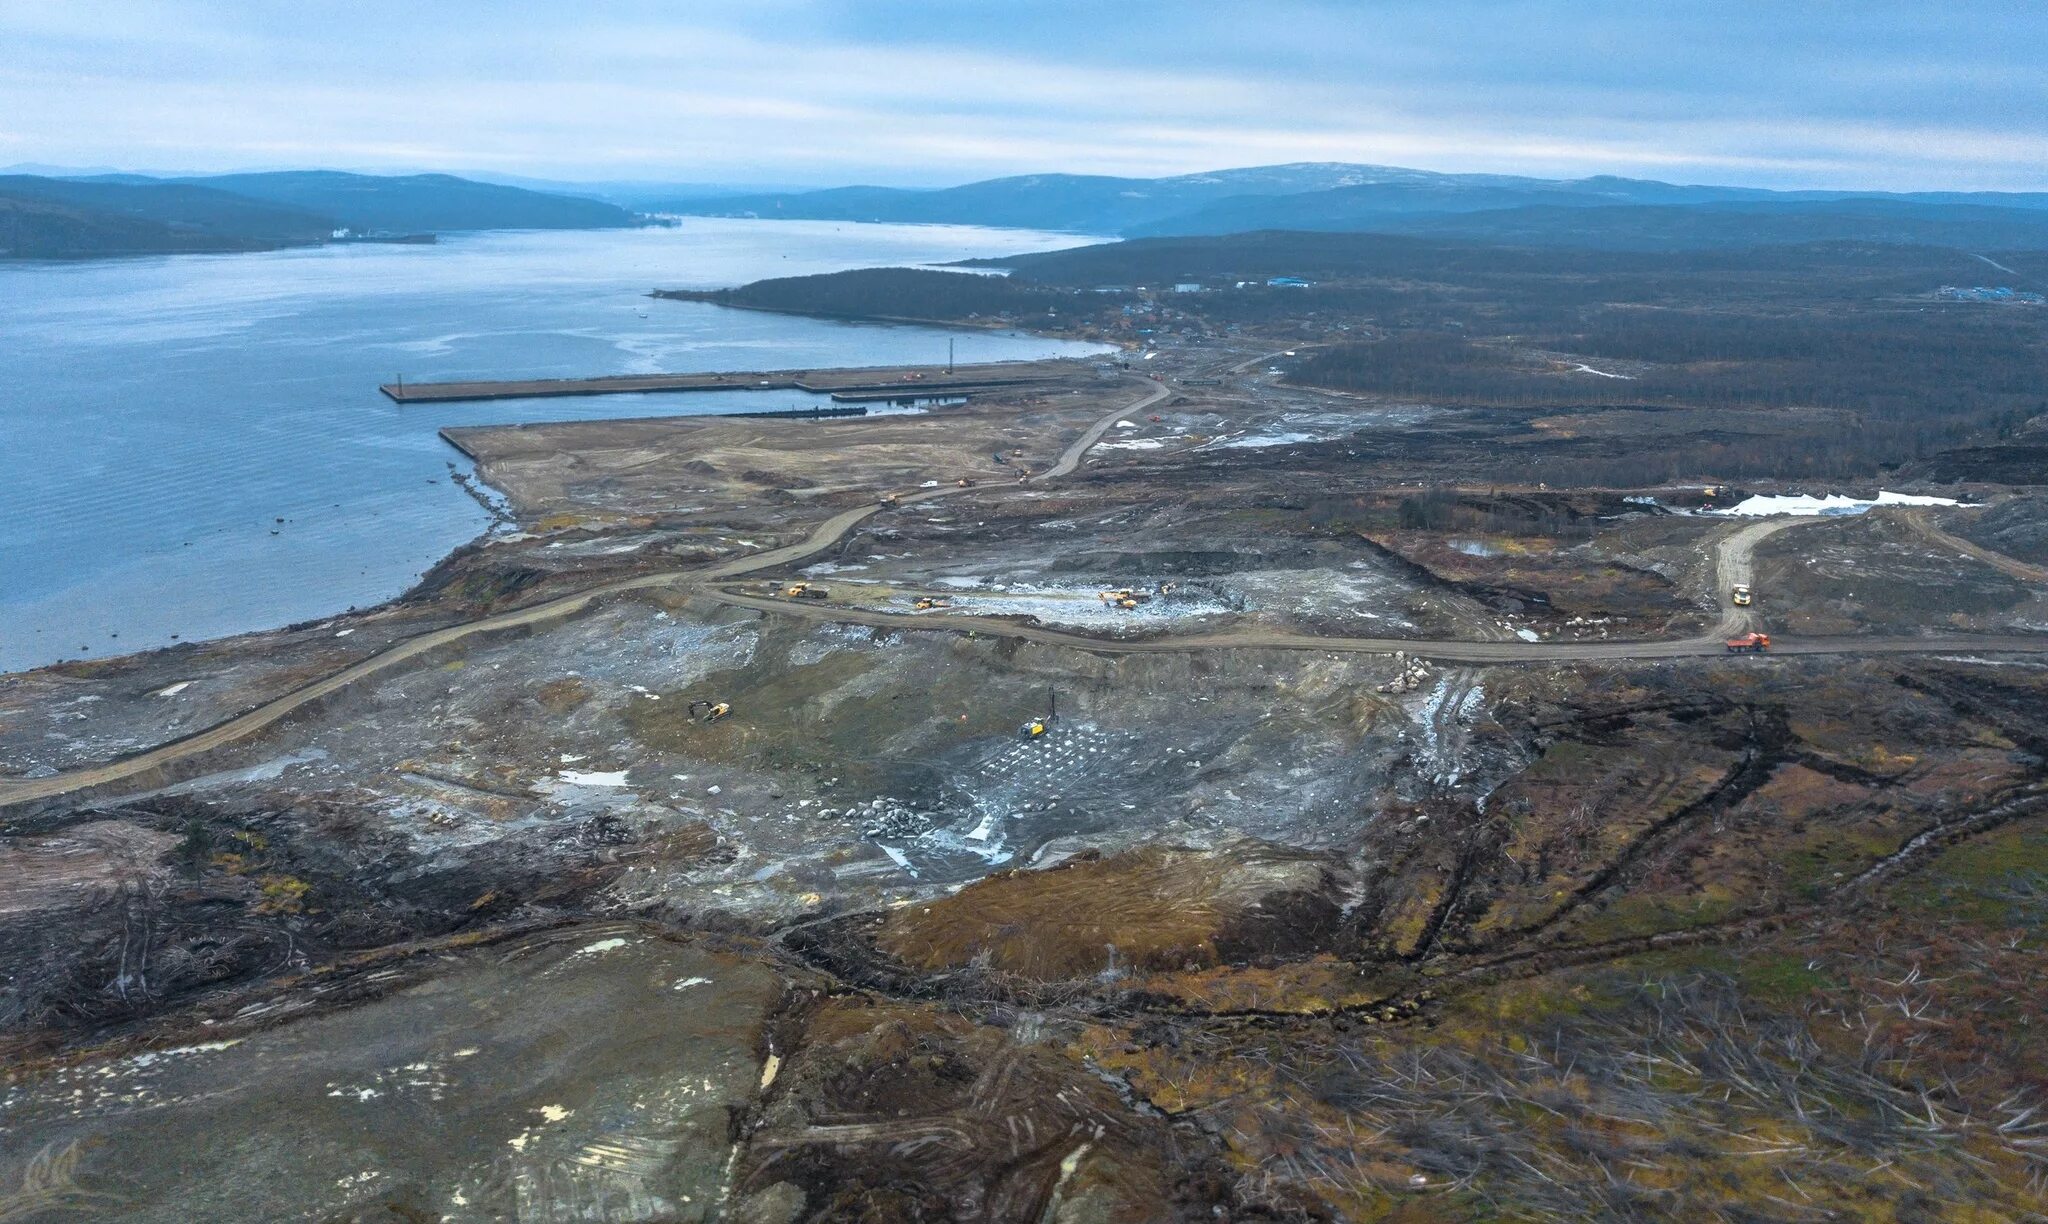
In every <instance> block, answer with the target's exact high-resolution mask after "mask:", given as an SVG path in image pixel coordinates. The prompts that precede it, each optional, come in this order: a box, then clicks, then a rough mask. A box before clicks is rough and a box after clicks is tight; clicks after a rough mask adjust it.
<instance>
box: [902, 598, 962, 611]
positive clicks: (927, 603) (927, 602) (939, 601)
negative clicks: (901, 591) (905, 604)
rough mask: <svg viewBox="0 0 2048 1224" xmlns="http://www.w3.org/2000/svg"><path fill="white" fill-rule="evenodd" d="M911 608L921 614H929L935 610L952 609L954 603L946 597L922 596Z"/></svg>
mask: <svg viewBox="0 0 2048 1224" xmlns="http://www.w3.org/2000/svg"><path fill="white" fill-rule="evenodd" d="M911 606H912V607H914V608H916V609H917V610H918V611H920V612H929V611H931V610H932V609H933V608H950V607H952V606H953V601H952V600H950V599H947V598H946V597H945V596H944V595H920V596H918V597H917V602H916V603H914V604H912V605H911Z"/></svg>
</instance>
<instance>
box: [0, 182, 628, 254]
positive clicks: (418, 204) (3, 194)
mask: <svg viewBox="0 0 2048 1224" xmlns="http://www.w3.org/2000/svg"><path fill="white" fill-rule="evenodd" d="M643 220H644V218H642V217H640V216H639V215H637V214H635V213H632V212H629V211H627V210H626V209H624V208H620V207H619V206H617V205H615V204H609V203H606V202H604V201H601V200H593V199H587V198H581V197H575V196H567V195H557V194H553V193H549V192H540V191H529V190H526V189H524V188H519V187H509V186H504V185H500V184H495V183H478V182H474V181H472V180H469V179H462V178H456V177H454V176H452V175H446V174H415V175H404V176H396V177H385V176H378V175H365V174H344V173H340V172H337V171H329V170H305V171H281V172H277V173H269V174H225V175H212V176H205V177H197V178H184V179H160V178H151V177H149V176H146V175H136V174H106V175H92V176H88V177H83V178H52V177H45V176H39V175H4V176H0V258H14V259H80V258H92V257H97V256H110V255H139V254H164V253H176V252H199V251H254V250H274V249H276V248H279V247H288V246H308V245H313V244H317V243H322V242H328V241H332V240H334V238H335V236H336V234H337V233H338V232H340V231H347V233H348V234H349V235H350V236H353V237H359V238H376V237H389V236H399V235H428V234H438V233H450V232H456V231H462V230H487V229H609V228H618V227H622V226H630V225H637V224H641V223H642V222H643Z"/></svg>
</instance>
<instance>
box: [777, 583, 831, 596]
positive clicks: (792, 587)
mask: <svg viewBox="0 0 2048 1224" xmlns="http://www.w3.org/2000/svg"><path fill="white" fill-rule="evenodd" d="M782 593H783V594H784V595H787V596H788V597H789V598H791V599H826V598H829V596H828V595H827V593H826V591H825V589H824V588H823V587H814V586H812V585H811V584H810V583H808V582H792V583H790V584H789V585H788V586H786V587H784V588H782Z"/></svg>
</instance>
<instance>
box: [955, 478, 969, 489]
mask: <svg viewBox="0 0 2048 1224" xmlns="http://www.w3.org/2000/svg"><path fill="white" fill-rule="evenodd" d="M953 483H954V484H956V485H959V486H960V487H961V488H963V489H971V488H973V487H974V481H973V479H972V478H971V477H967V476H962V477H961V478H960V479H958V480H956V481H954V482H953Z"/></svg>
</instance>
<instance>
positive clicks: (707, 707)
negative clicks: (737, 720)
mask: <svg viewBox="0 0 2048 1224" xmlns="http://www.w3.org/2000/svg"><path fill="white" fill-rule="evenodd" d="M699 710H702V711H703V713H702V714H701V715H700V714H699V713H698V711H699ZM730 713H732V703H731V702H730V701H693V702H691V703H690V709H689V715H690V717H691V718H695V719H697V720H698V721H699V722H708V723H714V722H717V721H718V720H719V719H721V718H724V717H725V716H726V715H728V714H730Z"/></svg>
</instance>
